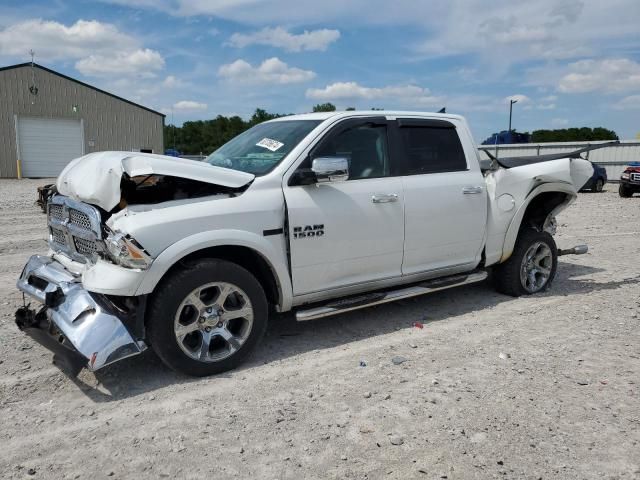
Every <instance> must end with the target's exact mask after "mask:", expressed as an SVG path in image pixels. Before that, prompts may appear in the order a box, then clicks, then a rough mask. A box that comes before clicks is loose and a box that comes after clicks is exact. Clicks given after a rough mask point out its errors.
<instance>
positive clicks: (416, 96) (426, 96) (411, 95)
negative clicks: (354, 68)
mask: <svg viewBox="0 0 640 480" xmlns="http://www.w3.org/2000/svg"><path fill="white" fill-rule="evenodd" d="M306 96H307V98H311V99H313V100H320V101H336V100H379V99H387V100H389V101H392V102H398V103H401V104H407V103H412V104H414V105H420V106H425V105H430V106H431V105H436V104H440V103H442V102H443V101H444V100H443V98H442V97H435V96H432V95H431V92H430V90H429V89H428V88H422V87H418V86H417V85H390V86H386V87H363V86H362V85H360V84H358V83H356V82H336V83H332V84H330V85H327V86H326V87H324V88H310V89H308V90H307V93H306Z"/></svg>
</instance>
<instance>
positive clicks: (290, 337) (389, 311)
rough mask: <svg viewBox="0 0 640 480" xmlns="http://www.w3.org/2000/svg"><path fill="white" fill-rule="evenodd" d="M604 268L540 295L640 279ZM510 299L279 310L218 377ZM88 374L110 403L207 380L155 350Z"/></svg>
mask: <svg viewBox="0 0 640 480" xmlns="http://www.w3.org/2000/svg"><path fill="white" fill-rule="evenodd" d="M602 271H603V270H602V269H599V268H594V267H590V266H584V265H577V264H573V263H568V262H560V263H559V266H558V274H557V276H556V279H555V281H554V284H553V287H552V288H551V290H550V291H548V292H545V293H543V294H540V296H541V297H543V298H549V297H558V296H567V295H571V294H576V293H588V292H593V291H599V290H612V289H617V288H620V287H621V286H623V285H627V284H638V283H640V275H639V276H637V277H634V278H627V279H623V280H620V281H609V282H602V283H598V282H595V281H593V280H591V279H589V278H581V277H585V276H589V275H591V274H594V273H597V272H602ZM509 301H513V299H512V298H511V297H508V296H505V295H501V294H499V293H496V292H495V291H494V290H493V288H492V286H491V284H490V282H482V283H479V284H475V285H470V286H466V287H463V288H454V289H451V290H445V291H441V292H436V293H433V294H430V295H425V296H422V297H416V298H413V299H410V300H402V301H398V302H394V303H389V304H385V305H379V306H375V307H370V308H369V309H364V310H360V311H354V312H349V313H345V314H343V315H338V316H335V317H329V318H324V319H319V320H314V321H310V322H302V323H300V322H296V321H295V319H294V317H293V315H291V314H285V315H278V316H276V317H275V318H273V319H272V321H271V324H270V327H269V330H268V332H267V334H266V336H265V338H264V340H263V342H262V344H261V345H260V346H259V347H258V348H257V350H256V352H254V354H253V355H252V356H251V358H250V359H249V360H248V361H247V363H245V364H244V365H243V366H242V367H241V368H240V369H237V370H235V371H234V372H229V373H226V374H221V375H219V376H223V377H224V376H234V375H238V374H242V371H243V370H246V369H251V368H254V367H256V366H258V365H260V364H267V363H270V362H273V361H277V360H282V359H284V358H288V357H291V356H295V355H299V354H302V353H305V352H308V351H313V350H321V349H327V348H332V347H336V346H339V345H343V344H347V343H350V342H354V341H358V340H362V339H366V338H371V337H375V336H378V335H384V334H387V333H390V332H393V331H396V330H400V329H405V328H414V327H413V323H414V322H422V323H432V322H438V321H441V320H447V319H452V318H454V317H457V316H460V315H464V314H466V313H469V312H471V311H475V312H478V313H482V311H483V310H488V309H491V308H493V307H495V306H496V305H498V304H500V303H502V302H509ZM83 376H84V375H81V376H80V378H76V377H71V378H72V380H73V381H74V382H75V383H76V384H77V385H78V386H79V388H80V389H81V390H82V391H83V392H84V393H85V394H86V395H87V396H89V397H90V398H91V399H93V400H94V401H96V402H109V401H113V400H121V399H124V398H128V397H134V396H138V395H143V394H145V393H148V392H151V391H154V390H156V389H161V388H163V387H165V386H167V385H171V384H187V383H190V382H201V381H202V379H197V378H190V377H186V376H184V375H181V374H178V373H175V372H173V371H171V370H169V369H168V368H167V367H165V366H164V365H163V364H162V362H161V361H160V360H159V359H158V357H157V356H156V355H155V354H154V353H153V352H152V351H151V350H150V349H149V350H147V351H146V352H145V353H144V354H142V355H138V356H136V357H133V358H130V359H128V360H124V361H122V362H119V363H117V364H114V365H111V366H109V367H105V368H104V369H102V370H100V371H98V372H96V373H95V378H96V380H97V381H98V382H99V384H100V385H99V388H93V387H92V386H89V385H88V384H86V383H84V382H83V380H81V378H82V377H83ZM105 392H108V393H105Z"/></svg>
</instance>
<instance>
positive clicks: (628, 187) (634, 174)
mask: <svg viewBox="0 0 640 480" xmlns="http://www.w3.org/2000/svg"><path fill="white" fill-rule="evenodd" d="M638 192H640V162H634V163H632V164H630V165H629V166H628V167H627V168H626V169H625V170H624V172H622V175H620V188H619V189H618V193H619V194H620V196H621V197H625V198H628V197H630V196H631V195H633V194H634V193H638Z"/></svg>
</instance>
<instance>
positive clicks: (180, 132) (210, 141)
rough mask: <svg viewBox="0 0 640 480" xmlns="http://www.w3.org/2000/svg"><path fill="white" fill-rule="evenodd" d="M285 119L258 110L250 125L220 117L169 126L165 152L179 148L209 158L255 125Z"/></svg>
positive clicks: (167, 126)
mask: <svg viewBox="0 0 640 480" xmlns="http://www.w3.org/2000/svg"><path fill="white" fill-rule="evenodd" d="M282 116H283V115H281V114H275V113H269V112H267V111H266V110H264V109H261V108H257V109H256V111H255V112H254V113H253V115H252V116H251V118H250V119H249V121H245V120H243V119H242V118H240V117H238V116H237V115H236V116H233V117H225V116H222V115H218V116H217V117H216V118H213V119H211V120H195V121H187V122H184V123H183V124H182V127H177V126H175V125H165V127H164V144H165V148H175V149H176V150H178V151H179V152H180V153H182V154H184V155H200V154H201V153H202V154H204V155H208V154H210V153H211V152H213V151H214V150H216V149H218V148H219V147H221V146H222V145H224V144H225V143H227V142H228V141H229V140H231V139H232V138H233V137H235V136H237V135H239V134H241V133H242V132H244V131H245V130H247V129H249V128H251V127H253V126H254V125H257V124H258V123H261V122H265V121H267V120H271V119H273V118H278V117H282Z"/></svg>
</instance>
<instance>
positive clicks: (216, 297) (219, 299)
mask: <svg viewBox="0 0 640 480" xmlns="http://www.w3.org/2000/svg"><path fill="white" fill-rule="evenodd" d="M252 327H253V307H252V305H251V301H250V300H249V296H248V295H247V294H246V293H245V292H244V291H243V290H242V289H240V288H239V287H237V286H236V285H233V284H231V283H226V282H213V283H207V284H205V285H202V286H200V287H198V288H196V289H194V290H193V291H191V293H189V294H188V295H187V296H186V297H185V299H184V300H183V301H182V303H181V304H180V306H179V307H178V310H177V311H176V315H175V320H174V333H175V338H176V341H177V342H178V345H179V346H180V348H181V349H182V351H183V352H184V353H186V354H187V355H188V356H189V357H191V358H192V359H194V360H198V361H200V362H219V361H220V360H224V359H225V358H228V357H229V356H231V355H233V354H234V353H235V352H237V351H238V350H239V349H240V348H241V347H242V345H243V344H244V343H245V342H246V340H247V339H248V338H249V334H250V333H251V329H252Z"/></svg>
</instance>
